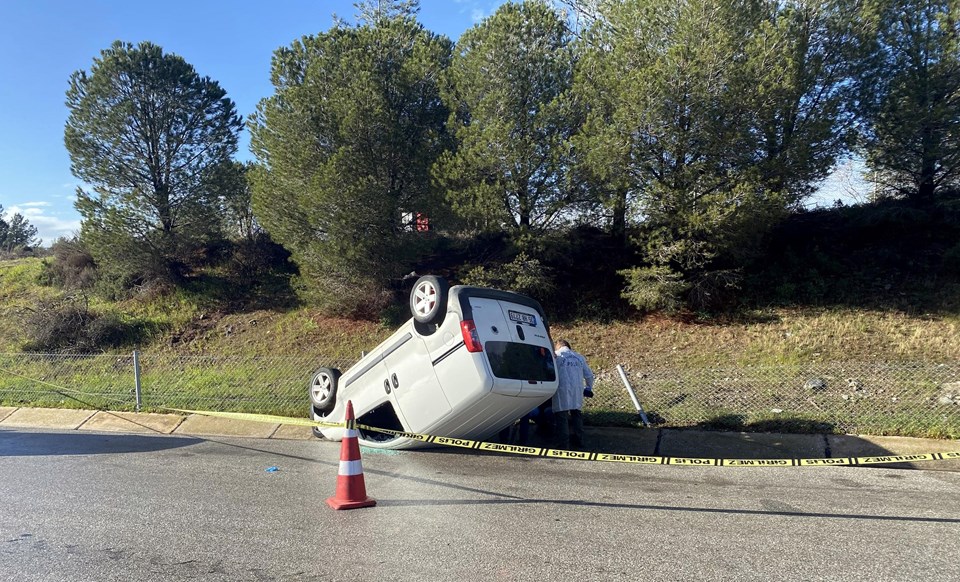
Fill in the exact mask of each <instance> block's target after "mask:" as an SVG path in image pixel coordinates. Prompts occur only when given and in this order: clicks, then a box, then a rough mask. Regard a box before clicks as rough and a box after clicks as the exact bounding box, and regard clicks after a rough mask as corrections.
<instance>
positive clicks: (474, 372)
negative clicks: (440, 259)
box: [309, 276, 557, 449]
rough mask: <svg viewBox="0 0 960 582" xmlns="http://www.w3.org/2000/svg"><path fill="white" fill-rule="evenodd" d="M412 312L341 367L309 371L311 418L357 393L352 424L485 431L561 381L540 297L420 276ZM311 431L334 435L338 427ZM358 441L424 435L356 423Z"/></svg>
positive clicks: (329, 417)
mask: <svg viewBox="0 0 960 582" xmlns="http://www.w3.org/2000/svg"><path fill="white" fill-rule="evenodd" d="M410 309H411V312H412V313H413V317H412V318H411V319H410V320H409V321H408V322H406V323H405V324H403V325H402V326H401V327H400V329H398V330H397V331H396V332H395V333H394V334H393V335H391V336H390V337H389V338H387V339H386V340H385V341H384V342H383V343H381V344H380V345H379V346H377V347H376V348H374V349H373V350H372V351H370V352H369V353H368V354H366V355H365V356H364V357H363V358H361V359H360V361H358V362H357V363H356V364H354V365H353V366H352V367H350V368H349V369H348V370H346V371H345V372H343V373H342V374H341V373H340V372H339V371H338V370H336V369H331V368H320V369H319V370H317V371H316V372H314V374H313V377H312V378H311V381H310V385H309V392H310V402H311V406H312V411H313V418H314V419H315V420H323V421H333V422H343V420H344V416H345V414H346V403H347V401H348V400H350V401H352V402H353V408H354V411H355V413H356V417H357V422H358V424H362V425H367V426H371V427H377V428H386V429H390V430H394V431H403V432H414V433H420V434H431V435H437V436H447V437H455V438H465V439H475V440H476V439H485V438H488V437H490V436H491V435H494V434H496V433H497V432H499V431H500V430H501V429H503V428H505V427H506V426H508V425H509V424H511V423H513V422H514V421H515V420H517V419H518V418H520V417H522V416H523V415H524V414H526V413H527V412H529V411H530V410H532V409H533V408H536V407H537V406H538V405H539V404H540V403H541V402H544V401H545V400H547V399H549V398H551V397H552V396H553V393H554V392H556V389H557V374H556V367H555V362H554V355H553V342H552V341H551V339H550V331H549V327H548V326H547V321H546V318H545V317H544V312H543V308H542V307H541V306H540V304H539V303H538V302H537V301H536V300H534V299H531V298H529V297H526V296H523V295H519V294H517V293H511V292H507V291H500V290H496V289H487V288H482V287H470V286H464V285H457V286H454V287H450V288H449V289H448V288H447V285H446V283H445V282H444V281H443V279H440V278H438V277H433V276H425V277H421V278H420V279H418V280H417V282H416V284H415V285H414V288H413V291H412V292H411V294H410ZM315 432H317V433H318V436H323V437H325V438H327V439H331V440H340V439H341V438H342V437H343V429H342V428H321V429H317V430H316V431H315ZM359 440H360V443H361V444H363V445H365V446H369V447H378V448H391V449H398V448H410V447H414V446H417V445H420V444H422V443H421V442H420V441H417V440H414V439H409V438H403V437H395V436H393V435H389V434H386V433H380V432H376V431H370V430H364V429H361V430H360V439H359Z"/></svg>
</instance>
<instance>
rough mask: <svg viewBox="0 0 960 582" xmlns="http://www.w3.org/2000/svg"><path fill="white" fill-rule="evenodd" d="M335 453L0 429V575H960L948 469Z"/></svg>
mask: <svg viewBox="0 0 960 582" xmlns="http://www.w3.org/2000/svg"><path fill="white" fill-rule="evenodd" d="M339 454H340V447H339V444H337V443H327V442H320V441H280V440H260V439H229V438H204V439H198V438H189V437H183V436H147V435H143V436H133V435H123V434H115V433H113V434H99V433H79V432H76V431H71V432H51V431H47V432H42V431H35V430H29V429H22V430H10V429H0V492H2V493H0V495H2V498H3V506H2V509H0V580H5V581H21V580H56V581H61V580H64V581H73V580H84V581H94V580H96V581H107V580H123V581H129V580H151V581H153V580H367V581H374V580H376V581H379V580H429V581H437V580H456V581H458V582H466V581H472V580H694V579H699V580H814V579H816V580H948V579H954V580H955V579H960V562H958V560H957V559H956V558H957V556H958V555H960V501H958V500H960V473H950V472H932V471H917V470H902V469H885V468H875V467H865V468H861V467H811V468H805V467H796V468H719V467H718V468H714V467H705V468H696V467H671V466H641V465H613V464H604V463H587V462H582V461H561V460H550V459H526V458H517V457H505V456H493V455H473V454H469V453H464V452H462V451H459V450H446V451H413V452H390V453H388V452H380V451H372V450H366V449H364V451H363V455H364V456H363V468H364V476H365V480H366V485H367V491H368V493H369V494H370V495H371V496H372V497H375V498H376V499H377V501H378V504H377V506H376V507H374V508H367V509H359V510H352V511H333V510H331V509H330V508H329V507H327V505H326V503H325V502H324V500H325V499H326V498H327V497H329V496H331V495H332V494H333V492H334V489H335V483H336V475H337V467H338V461H339ZM270 467H278V470H277V471H275V472H268V471H267V469H268V468H270Z"/></svg>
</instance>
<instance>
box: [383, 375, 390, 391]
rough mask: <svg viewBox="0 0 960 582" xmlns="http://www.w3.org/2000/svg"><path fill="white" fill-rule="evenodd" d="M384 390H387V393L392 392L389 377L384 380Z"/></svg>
mask: <svg viewBox="0 0 960 582" xmlns="http://www.w3.org/2000/svg"><path fill="white" fill-rule="evenodd" d="M383 390H384V392H386V393H387V394H390V380H389V379H388V380H384V381H383Z"/></svg>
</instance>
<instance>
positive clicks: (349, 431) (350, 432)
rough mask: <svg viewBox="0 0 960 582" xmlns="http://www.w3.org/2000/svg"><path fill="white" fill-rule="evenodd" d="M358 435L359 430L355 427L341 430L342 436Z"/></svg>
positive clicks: (352, 436) (350, 437) (349, 437)
mask: <svg viewBox="0 0 960 582" xmlns="http://www.w3.org/2000/svg"><path fill="white" fill-rule="evenodd" d="M359 437H360V431H359V430H357V429H355V428H348V429H346V430H344V431H343V438H345V439H355V438H359Z"/></svg>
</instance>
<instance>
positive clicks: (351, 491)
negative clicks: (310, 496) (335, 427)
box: [327, 400, 377, 509]
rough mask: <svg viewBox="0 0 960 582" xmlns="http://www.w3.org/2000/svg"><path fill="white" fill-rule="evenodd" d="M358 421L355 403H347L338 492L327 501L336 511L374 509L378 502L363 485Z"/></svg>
mask: <svg viewBox="0 0 960 582" xmlns="http://www.w3.org/2000/svg"><path fill="white" fill-rule="evenodd" d="M358 435H359V433H358V432H357V421H356V419H354V417H353V402H351V401H349V400H348V401H347V430H346V432H344V434H343V441H342V442H341V444H340V472H339V474H338V475H337V492H336V493H335V494H334V495H333V497H331V498H329V499H327V505H329V506H330V507H332V508H334V509H357V508H359V507H372V506H374V505H376V504H377V500H376V499H373V498H371V497H367V487H366V485H364V483H363V464H361V462H360V443H359V442H358V441H357V436H358Z"/></svg>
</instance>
